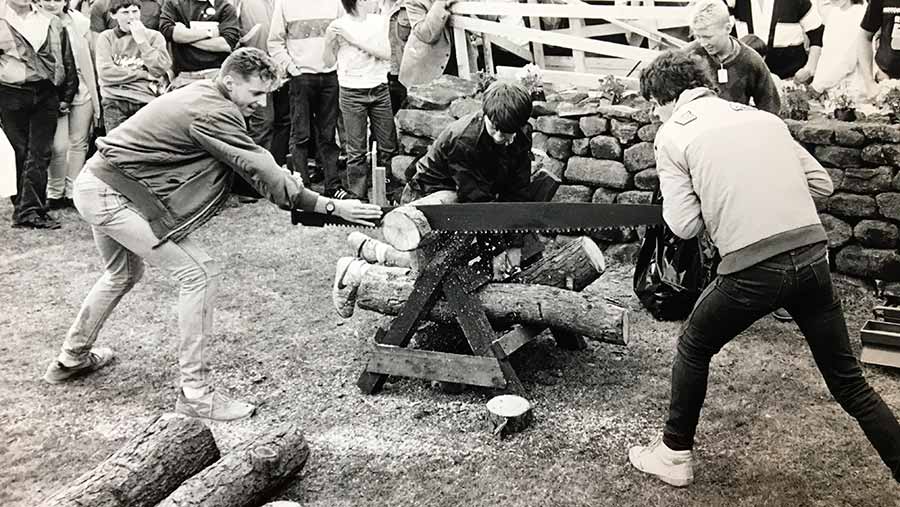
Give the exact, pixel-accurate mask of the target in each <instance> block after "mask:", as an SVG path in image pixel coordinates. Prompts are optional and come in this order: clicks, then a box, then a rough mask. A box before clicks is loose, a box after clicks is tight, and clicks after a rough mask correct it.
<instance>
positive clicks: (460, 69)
mask: <svg viewBox="0 0 900 507" xmlns="http://www.w3.org/2000/svg"><path fill="white" fill-rule="evenodd" d="M453 44H454V45H455V47H454V49H455V50H456V69H457V73H459V77H461V78H465V79H472V69H471V68H470V67H469V34H468V33H466V31H465V30H464V29H462V28H456V27H454V28H453Z"/></svg>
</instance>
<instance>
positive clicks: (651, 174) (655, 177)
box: [634, 169, 659, 190]
mask: <svg viewBox="0 0 900 507" xmlns="http://www.w3.org/2000/svg"><path fill="white" fill-rule="evenodd" d="M634 186H635V187H637V188H638V190H658V189H659V173H657V172H656V169H644V170H643V171H641V172H639V173H637V174H635V175H634Z"/></svg>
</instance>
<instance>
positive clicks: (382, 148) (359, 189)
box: [341, 83, 397, 199]
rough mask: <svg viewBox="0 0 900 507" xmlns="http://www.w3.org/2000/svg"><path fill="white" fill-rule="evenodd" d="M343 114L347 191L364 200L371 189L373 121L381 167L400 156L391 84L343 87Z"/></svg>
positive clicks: (386, 165)
mask: <svg viewBox="0 0 900 507" xmlns="http://www.w3.org/2000/svg"><path fill="white" fill-rule="evenodd" d="M341 114H342V115H343V117H344V131H345V132H346V136H347V139H346V140H345V144H346V148H347V190H349V191H351V192H353V193H354V194H356V195H358V196H359V197H360V198H362V199H365V197H366V191H367V190H368V189H369V181H370V180H369V172H370V169H369V167H370V164H369V160H368V158H367V157H366V153H367V152H368V148H369V147H368V145H367V143H366V137H367V134H368V130H369V129H368V128H367V127H368V125H369V122H371V126H372V135H373V136H374V137H375V141H377V142H378V165H379V166H384V167H388V168H390V166H391V164H390V161H391V158H392V157H393V156H394V154H396V153H397V130H396V127H395V126H394V114H393V112H392V111H391V94H390V91H389V89H388V85H387V84H386V83H385V84H380V85H378V86H376V87H375V88H343V87H342V88H341Z"/></svg>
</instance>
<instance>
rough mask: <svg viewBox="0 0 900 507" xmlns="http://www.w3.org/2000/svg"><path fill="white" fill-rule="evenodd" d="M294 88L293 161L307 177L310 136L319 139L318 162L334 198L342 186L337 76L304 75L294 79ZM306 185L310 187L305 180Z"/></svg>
mask: <svg viewBox="0 0 900 507" xmlns="http://www.w3.org/2000/svg"><path fill="white" fill-rule="evenodd" d="M290 87H291V158H292V159H293V161H294V168H295V169H296V170H298V171H299V172H300V174H301V175H306V164H307V163H308V161H309V155H308V152H309V136H310V135H315V138H314V139H315V143H316V160H317V162H318V164H319V167H320V168H321V169H322V172H323V174H324V175H325V181H324V186H325V189H324V190H325V194H326V195H331V194H333V193H334V191H335V190H337V189H338V187H340V186H341V179H340V177H339V176H338V168H337V161H338V147H337V144H336V143H335V142H334V135H335V134H334V130H335V128H337V117H338V95H339V93H340V87H339V86H338V79H337V73H336V72H328V73H325V74H300V75H299V76H294V77H292V78H291V80H290ZM303 183H304V184H306V185H309V181H307V178H306V177H305V176H304V182H303Z"/></svg>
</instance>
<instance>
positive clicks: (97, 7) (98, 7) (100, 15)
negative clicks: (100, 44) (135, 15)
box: [90, 0, 112, 33]
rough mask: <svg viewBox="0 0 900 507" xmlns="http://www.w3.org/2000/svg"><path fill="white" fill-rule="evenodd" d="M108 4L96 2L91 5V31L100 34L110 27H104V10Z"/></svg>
mask: <svg viewBox="0 0 900 507" xmlns="http://www.w3.org/2000/svg"><path fill="white" fill-rule="evenodd" d="M108 7H109V5H108V2H104V1H102V0H101V1H97V2H94V4H93V5H91V13H90V14H91V31H92V32H97V33H101V32H103V31H105V30H106V29H108V28H112V27H111V26H106V10H107V8H108Z"/></svg>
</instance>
